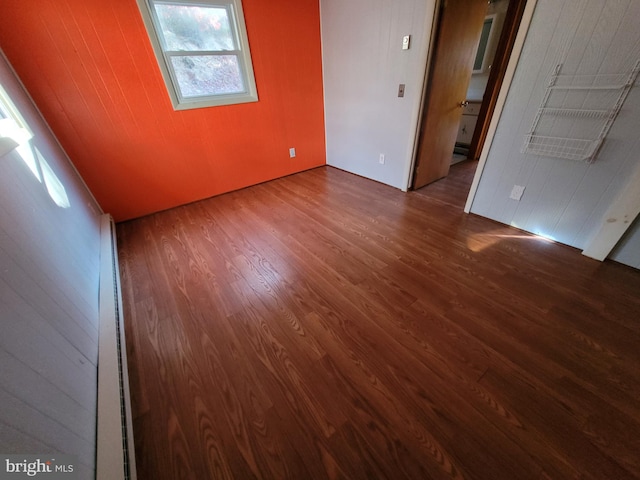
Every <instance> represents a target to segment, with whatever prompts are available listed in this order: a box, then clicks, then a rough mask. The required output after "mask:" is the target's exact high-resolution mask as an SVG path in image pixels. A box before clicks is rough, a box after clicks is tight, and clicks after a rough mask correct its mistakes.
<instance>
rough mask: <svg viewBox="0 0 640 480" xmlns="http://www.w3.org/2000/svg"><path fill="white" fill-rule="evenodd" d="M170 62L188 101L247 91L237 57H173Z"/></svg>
mask: <svg viewBox="0 0 640 480" xmlns="http://www.w3.org/2000/svg"><path fill="white" fill-rule="evenodd" d="M171 63H172V65H173V69H174V71H175V73H176V77H177V79H178V84H179V86H180V93H181V94H182V96H183V97H185V98H188V97H201V96H203V95H220V94H225V93H244V92H245V86H244V82H243V80H242V74H241V72H240V66H239V65H238V58H237V57H236V56H235V55H206V56H205V55H202V56H182V57H180V56H172V57H171Z"/></svg>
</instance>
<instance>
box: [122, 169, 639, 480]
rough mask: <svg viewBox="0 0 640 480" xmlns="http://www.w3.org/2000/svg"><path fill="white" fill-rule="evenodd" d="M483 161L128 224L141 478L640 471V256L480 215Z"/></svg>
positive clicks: (332, 180)
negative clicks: (407, 178)
mask: <svg viewBox="0 0 640 480" xmlns="http://www.w3.org/2000/svg"><path fill="white" fill-rule="evenodd" d="M472 168H473V166H470V164H468V163H467V162H465V163H462V164H457V165H454V166H453V167H452V173H451V175H450V177H449V178H447V179H445V180H443V181H442V182H438V183H436V184H433V185H432V186H430V187H427V188H425V189H422V190H420V191H416V192H410V193H408V194H406V193H402V192H400V191H398V190H396V189H393V188H390V187H387V186H384V185H381V184H378V183H375V182H372V181H369V180H366V179H363V178H360V177H357V176H355V175H351V174H348V173H345V172H342V171H340V170H336V169H333V168H331V167H322V168H318V169H315V170H311V171H307V172H304V173H301V174H297V175H294V176H290V177H287V178H282V179H279V180H275V181H272V182H269V183H265V184H262V185H258V186H255V187H251V188H247V189H245V190H242V191H238V192H233V193H229V194H226V195H222V196H219V197H216V198H213V199H210V200H206V201H202V202H198V203H194V204H191V205H188V206H185V207H180V208H176V209H173V210H170V211H166V212H163V213H159V214H156V215H152V216H149V217H145V218H142V219H139V220H135V221H131V222H126V223H123V224H120V225H118V237H119V238H118V241H119V255H120V266H121V275H122V286H123V296H124V308H125V312H124V313H125V322H126V334H127V351H128V358H129V369H130V376H131V388H132V401H133V409H134V416H135V422H134V430H135V432H134V433H135V443H136V453H137V462H138V478H140V479H141V480H151V479H153V480H162V479H168V480H177V479H197V480H203V479H224V478H235V479H250V478H264V479H270V478H273V479H284V478H288V479H324V478H331V479H346V478H350V479H384V478H388V479H393V480H395V479H403V478H410V479H451V478H454V479H463V478H465V479H491V480H495V479H508V480H515V479H517V480H521V479H574V478H580V479H585V480H596V479H615V480H621V479H634V478H635V479H638V478H640V454H639V452H640V403H639V402H638V398H640V367H639V365H640V348H639V347H638V346H639V345H640V321H639V320H638V319H639V318H640V298H639V293H640V272H639V271H637V270H633V269H631V268H627V267H625V266H622V265H619V264H615V263H613V262H605V263H598V262H596V261H594V260H591V259H587V258H585V257H583V256H582V255H580V253H579V252H578V251H576V250H574V249H572V248H569V247H566V246H562V245H557V244H553V243H550V242H548V241H545V240H543V239H540V238H537V237H534V236H531V235H527V234H525V233H523V232H521V231H518V230H515V229H512V228H510V227H507V226H503V225H500V224H497V223H494V222H492V221H489V220H487V219H483V218H480V217H476V216H474V215H465V214H464V213H463V212H462V205H463V204H464V200H465V197H466V190H465V189H468V183H469V181H468V180H469V179H467V180H464V178H463V177H464V176H465V175H467V176H469V175H470V173H469V172H470V171H471V174H472ZM465 182H466V186H465Z"/></svg>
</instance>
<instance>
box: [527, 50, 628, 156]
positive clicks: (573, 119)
mask: <svg viewBox="0 0 640 480" xmlns="http://www.w3.org/2000/svg"><path fill="white" fill-rule="evenodd" d="M561 68H562V64H559V65H557V66H556V69H555V71H554V72H553V74H552V75H551V76H550V78H549V83H548V84H547V88H546V91H545V94H544V97H543V99H542V102H541V103H540V107H539V108H538V111H537V113H536V117H535V119H534V120H533V124H532V125H531V128H530V130H529V133H528V134H527V135H526V136H525V142H524V145H523V146H522V150H521V151H522V153H530V154H533V155H539V156H544V157H552V158H565V159H568V160H578V161H586V162H589V163H591V162H593V161H594V160H595V158H596V156H597V154H598V152H599V151H600V147H601V146H602V144H603V143H604V140H605V138H606V137H607V134H608V133H609V130H610V129H611V126H612V125H613V122H614V121H615V119H616V117H617V116H618V114H619V113H620V109H621V108H622V105H623V104H624V101H625V100H626V98H627V95H628V94H629V91H630V90H631V88H632V87H633V86H634V84H635V82H636V79H637V78H638V74H639V73H640V61H637V62H636V63H635V66H634V67H633V69H631V70H630V71H629V72H627V73H620V74H618V73H615V74H596V75H581V74H565V73H562V74H561V73H560V70H561ZM571 90H576V91H581V92H580V93H579V92H575V93H570V91H571ZM607 90H608V91H609V93H605V91H607ZM559 91H564V93H558V92H559ZM554 92H555V93H554ZM596 92H598V93H596ZM565 132H566V133H569V136H567V137H560V136H558V134H559V133H565ZM554 134H555V136H554ZM573 135H582V136H584V137H588V138H573Z"/></svg>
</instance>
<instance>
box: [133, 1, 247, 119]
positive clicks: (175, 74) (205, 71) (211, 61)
mask: <svg viewBox="0 0 640 480" xmlns="http://www.w3.org/2000/svg"><path fill="white" fill-rule="evenodd" d="M138 5H139V7H140V11H141V12H142V17H143V19H144V21H145V25H146V26H147V31H148V33H149V37H150V39H151V44H152V45H153V48H154V50H155V53H156V57H157V59H158V64H159V65H160V70H161V71H162V75H163V77H164V80H165V83H166V84H167V90H168V91H169V96H170V97H171V102H172V103H173V108H174V109H176V110H185V109H189V108H201V107H210V106H215V105H229V104H234V103H246V102H255V101H257V100H258V94H257V91H256V84H255V79H254V76H253V67H252V66H251V54H250V52H249V42H248V40H247V32H246V28H245V25H244V16H243V13H242V3H241V0H199V1H198V0H182V1H164V0H138Z"/></svg>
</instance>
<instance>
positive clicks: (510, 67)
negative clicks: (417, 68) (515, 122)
mask: <svg viewBox="0 0 640 480" xmlns="http://www.w3.org/2000/svg"><path fill="white" fill-rule="evenodd" d="M444 1H446V0H436V2H435V4H434V16H433V19H434V20H433V24H432V25H431V36H430V40H429V50H428V55H427V62H426V65H425V72H424V81H423V87H422V94H421V96H420V108H419V114H418V118H417V122H416V129H415V136H414V141H413V150H412V155H411V162H409V163H408V165H407V169H406V170H405V180H406V182H405V186H404V188H403V189H402V190H403V191H408V190H409V189H410V188H411V185H412V183H413V177H414V174H415V167H416V161H417V158H416V157H417V154H418V142H419V139H420V138H419V137H420V131H421V126H422V121H423V113H424V108H425V103H426V102H425V99H426V95H427V89H428V86H429V85H428V79H429V74H430V71H431V69H432V67H433V56H434V52H435V41H436V33H437V27H438V18H439V17H438V15H437V12H439V11H440V7H441V5H442V3H443V2H444ZM536 4H537V0H527V3H526V6H525V10H524V12H523V14H522V19H521V20H520V26H519V27H518V32H517V34H516V39H515V42H514V44H513V48H512V50H511V54H510V56H509V61H508V63H507V66H506V68H505V75H504V79H503V81H502V85H501V87H500V90H499V93H498V95H497V100H496V103H495V108H494V110H493V114H492V115H491V119H490V121H489V120H488V122H489V127H488V129H487V133H486V139H485V141H484V144H483V147H482V150H481V153H480V160H479V163H478V167H477V169H476V174H475V176H474V179H473V183H472V185H471V189H470V191H469V196H468V198H467V203H466V205H465V208H464V211H465V212H466V213H469V211H470V209H471V205H472V203H473V198H474V197H475V194H476V191H477V188H478V184H479V182H480V177H481V176H482V170H483V169H484V166H485V164H486V160H487V155H488V152H489V149H490V147H491V143H492V142H493V137H494V135H495V130H496V126H497V123H498V120H499V119H500V116H501V114H502V110H503V108H504V103H505V100H506V96H507V93H508V91H509V88H510V87H511V82H512V81H513V75H514V73H515V69H516V65H517V63H518V60H519V58H520V54H521V52H522V47H523V45H524V40H525V38H526V36H527V32H528V31H529V25H530V24H531V19H532V18H533V12H534V11H535V7H536Z"/></svg>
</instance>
